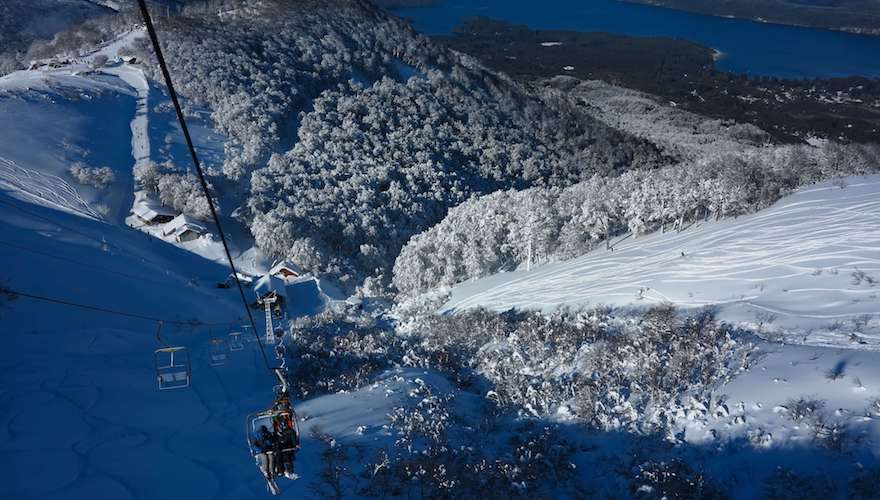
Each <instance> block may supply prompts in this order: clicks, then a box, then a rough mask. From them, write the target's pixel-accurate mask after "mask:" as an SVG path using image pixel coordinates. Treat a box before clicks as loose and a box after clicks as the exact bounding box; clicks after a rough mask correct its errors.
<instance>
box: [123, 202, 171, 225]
mask: <svg viewBox="0 0 880 500" xmlns="http://www.w3.org/2000/svg"><path fill="white" fill-rule="evenodd" d="M131 212H132V213H133V214H134V215H135V217H137V218H138V220H140V221H141V222H143V223H144V224H146V225H148V226H152V225H154V224H165V223H168V222H171V221H172V220H174V216H175V215H177V214H175V213H174V212H173V211H171V210H170V209H168V208H165V207H164V206H162V205H161V204H160V203H157V202H155V201H152V200H147V199H142V200H140V201H138V202H137V203H135V205H134V207H133V208H132V209H131Z"/></svg>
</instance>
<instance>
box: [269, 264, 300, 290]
mask: <svg viewBox="0 0 880 500" xmlns="http://www.w3.org/2000/svg"><path fill="white" fill-rule="evenodd" d="M269 275H270V276H274V277H276V278H278V279H280V280H282V281H284V282H285V283H286V284H288V285H289V284H290V283H291V282H292V281H293V280H295V279H297V278H299V277H300V276H301V275H302V270H301V269H300V268H299V267H297V266H296V265H295V264H293V263H292V262H290V261H289V260H282V261H278V262H276V263H275V264H273V265H272V268H271V269H269Z"/></svg>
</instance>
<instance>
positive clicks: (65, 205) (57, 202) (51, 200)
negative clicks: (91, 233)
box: [0, 157, 103, 220]
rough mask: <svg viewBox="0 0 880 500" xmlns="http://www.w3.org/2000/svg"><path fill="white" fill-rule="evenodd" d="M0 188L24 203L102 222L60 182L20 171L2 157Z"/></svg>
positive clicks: (74, 192)
mask: <svg viewBox="0 0 880 500" xmlns="http://www.w3.org/2000/svg"><path fill="white" fill-rule="evenodd" d="M0 187H2V188H5V189H8V190H9V191H10V194H11V195H13V196H16V197H18V198H20V199H22V200H24V201H28V202H32V203H37V204H39V205H42V206H44V207H49V208H55V209H58V210H63V211H65V212H69V213H72V214H75V215H80V216H83V217H88V218H90V219H95V220H102V219H103V218H102V217H101V214H99V213H98V212H97V211H95V210H94V209H92V207H90V206H89V204H88V203H87V202H86V201H85V200H84V199H83V198H82V196H80V194H79V193H78V192H77V190H76V188H74V187H73V186H71V185H70V184H68V183H67V182H66V181H65V180H64V179H62V178H60V177H58V176H57V175H51V174H46V173H43V172H39V171H37V170H31V169H28V168H24V167H22V166H20V165H18V164H16V163H15V162H13V161H11V160H8V159H6V158H3V157H0Z"/></svg>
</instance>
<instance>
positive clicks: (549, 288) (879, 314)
mask: <svg viewBox="0 0 880 500" xmlns="http://www.w3.org/2000/svg"><path fill="white" fill-rule="evenodd" d="M878 280H880V177H876V176H873V177H860V178H850V179H847V180H846V187H845V188H844V189H841V188H840V187H839V186H838V185H837V184H833V183H825V184H819V185H815V186H811V187H808V188H805V189H802V190H800V191H798V192H797V193H795V194H793V195H791V196H788V197H786V198H784V199H783V200H781V201H780V202H779V203H777V204H775V205H774V206H773V207H771V208H769V209H767V210H764V211H762V212H760V213H757V214H754V215H751V216H746V217H740V218H737V219H730V220H724V221H720V222H705V223H701V224H698V225H697V226H696V227H691V228H689V229H687V230H686V231H683V232H681V233H667V234H659V233H657V234H653V235H649V236H647V237H641V238H632V237H628V238H624V239H622V240H621V241H619V242H616V243H614V245H613V250H612V251H606V250H604V249H602V250H597V251H594V252H592V253H590V254H588V255H585V256H583V257H580V258H578V259H574V260H571V261H567V262H561V263H556V264H551V265H547V266H542V267H540V268H537V269H533V270H532V271H530V272H526V271H519V272H512V273H502V274H499V275H496V276H492V277H490V278H486V279H482V280H477V281H474V282H470V283H466V284H463V285H461V286H458V287H456V288H454V289H453V290H452V295H451V299H450V300H449V302H448V303H447V304H446V305H445V306H444V310H446V311H455V310H462V309H467V308H473V307H478V306H483V307H488V308H491V309H495V310H506V309H509V308H526V309H542V310H545V311H548V310H552V309H555V308H557V307H560V306H577V307H580V306H597V305H600V304H604V305H610V306H619V307H643V306H649V305H653V304H658V303H664V302H668V303H671V304H674V305H677V306H680V307H684V308H694V307H703V306H715V307H717V308H718V310H719V317H720V318H721V319H724V320H727V321H729V322H733V323H737V324H744V325H747V326H752V327H759V328H761V329H766V330H768V331H770V330H779V329H785V330H786V331H787V332H788V336H789V337H792V338H797V339H801V340H805V341H806V342H818V343H835V344H849V343H850V342H851V341H852V340H853V339H852V338H850V336H849V334H850V333H856V334H857V335H858V336H859V338H860V339H862V341H863V342H868V343H869V344H870V345H871V346H872V347H876V346H880V300H878V294H880V284H878Z"/></svg>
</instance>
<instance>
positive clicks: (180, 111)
mask: <svg viewBox="0 0 880 500" xmlns="http://www.w3.org/2000/svg"><path fill="white" fill-rule="evenodd" d="M138 4H139V5H140V9H141V15H142V16H143V18H144V24H145V25H146V27H147V33H148V34H149V35H150V41H151V42H152V44H153V50H154V52H155V53H156V59H157V60H158V61H159V67H160V68H161V69H162V76H163V78H164V79H165V85H166V86H167V87H168V94H169V95H170V96H171V102H172V103H173V104H174V110H175V111H176V112H177V120H178V121H179V122H180V128H181V130H182V131H183V137H184V139H186V145H187V147H188V148H189V154H190V156H191V157H192V161H193V164H194V165H195V169H196V173H197V174H198V177H199V184H201V186H202V191H203V192H204V193H205V199H206V200H207V202H208V208H209V209H210V210H211V217H213V219H214V224H216V225H217V232H218V233H219V234H220V241H221V242H222V243H223V251H224V252H225V253H226V259H227V260H228V261H229V268H230V269H231V270H232V276H233V278H235V283H236V285H238V293H239V295H241V302H242V304H243V305H244V309H245V311H247V315H248V319H249V320H250V323H251V326H252V327H253V330H254V334H255V335H256V336H257V342H258V343H259V346H260V354H261V355H262V357H263V363H264V364H265V365H266V369H267V370H268V371H269V373H272V374H274V373H275V371H274V369H273V368H272V366H271V365H270V364H269V358H268V357H267V356H266V350H265V349H264V348H263V341H262V340H260V337H259V334H257V327H256V323H255V322H254V316H253V314H252V313H251V308H250V306H249V305H248V301H247V298H245V295H244V287H243V286H242V284H241V280H240V279H239V278H238V272H237V271H236V270H235V263H234V262H233V260H232V253H231V252H230V251H229V244H228V243H227V241H226V234H225V233H224V232H223V227H222V226H221V225H220V218H219V217H218V216H217V209H216V208H215V207H214V200H212V199H211V193H210V191H209V190H208V182H207V181H206V180H205V173H204V172H203V171H202V165H201V163H200V162H199V157H198V155H197V154H196V149H195V146H193V141H192V138H191V137H190V135H189V128H188V127H187V126H186V119H185V118H184V116H183V109H182V108H181V107H180V101H179V100H178V99H177V91H175V90H174V85H173V84H172V82H171V74H170V73H169V72H168V66H167V65H166V64H165V57H164V56H163V55H162V48H161V47H160V45H159V37H158V35H157V34H156V29H155V28H154V27H153V20H152V18H150V12H149V10H148V9H147V3H146V1H145V0H138Z"/></svg>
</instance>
